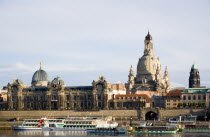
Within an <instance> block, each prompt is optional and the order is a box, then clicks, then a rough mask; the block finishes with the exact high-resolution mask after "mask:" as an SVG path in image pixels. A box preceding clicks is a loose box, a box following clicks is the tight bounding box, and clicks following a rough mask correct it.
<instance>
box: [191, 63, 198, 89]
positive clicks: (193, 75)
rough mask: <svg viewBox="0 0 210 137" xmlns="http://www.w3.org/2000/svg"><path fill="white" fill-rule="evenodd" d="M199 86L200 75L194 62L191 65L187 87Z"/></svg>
mask: <svg viewBox="0 0 210 137" xmlns="http://www.w3.org/2000/svg"><path fill="white" fill-rule="evenodd" d="M199 87H200V75H199V71H198V68H197V66H196V65H195V64H193V65H192V67H191V71H190V77H189V88H199Z"/></svg>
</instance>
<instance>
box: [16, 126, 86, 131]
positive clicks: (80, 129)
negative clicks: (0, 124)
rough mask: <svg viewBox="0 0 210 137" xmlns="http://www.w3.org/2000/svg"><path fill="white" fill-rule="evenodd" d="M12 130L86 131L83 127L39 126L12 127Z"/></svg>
mask: <svg viewBox="0 0 210 137" xmlns="http://www.w3.org/2000/svg"><path fill="white" fill-rule="evenodd" d="M13 130H42V131H52V130H53V131H86V130H87V129H85V128H39V127H31V128H29V127H13Z"/></svg>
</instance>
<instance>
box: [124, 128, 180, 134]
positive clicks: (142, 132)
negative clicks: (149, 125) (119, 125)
mask: <svg viewBox="0 0 210 137" xmlns="http://www.w3.org/2000/svg"><path fill="white" fill-rule="evenodd" d="M177 131H178V129H177V130H163V131H128V132H129V133H134V134H175V133H177Z"/></svg>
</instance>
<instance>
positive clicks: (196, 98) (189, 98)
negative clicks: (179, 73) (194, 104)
mask: <svg viewBox="0 0 210 137" xmlns="http://www.w3.org/2000/svg"><path fill="white" fill-rule="evenodd" d="M209 97H210V95H209ZM201 98H202V99H203V100H206V95H203V96H201V95H198V96H196V95H193V96H191V95H188V96H183V100H201Z"/></svg>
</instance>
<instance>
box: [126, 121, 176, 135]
mask: <svg viewBox="0 0 210 137" xmlns="http://www.w3.org/2000/svg"><path fill="white" fill-rule="evenodd" d="M178 130H179V129H177V128H176V127H175V126H146V123H141V124H140V126H136V127H129V128H128V129H127V131H128V133H132V134H174V133H176V132H177V131H178Z"/></svg>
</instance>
